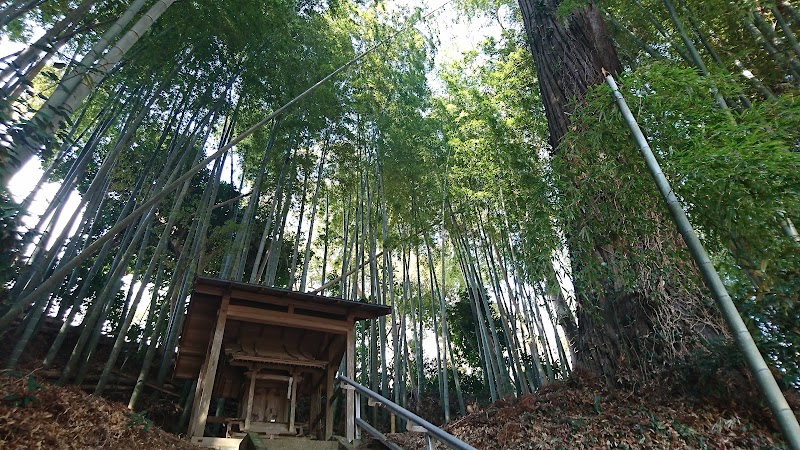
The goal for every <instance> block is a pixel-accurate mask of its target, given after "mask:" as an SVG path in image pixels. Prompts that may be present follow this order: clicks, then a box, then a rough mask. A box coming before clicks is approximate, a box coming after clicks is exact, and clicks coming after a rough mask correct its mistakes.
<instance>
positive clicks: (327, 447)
mask: <svg viewBox="0 0 800 450" xmlns="http://www.w3.org/2000/svg"><path fill="white" fill-rule="evenodd" d="M192 443H194V444H196V445H199V446H200V447H205V448H213V449H215V450H352V449H353V447H352V446H348V445H347V441H346V440H344V439H343V438H342V439H338V438H337V439H336V440H331V441H318V440H316V439H309V438H306V437H289V436H275V437H272V438H270V437H269V436H260V435H258V434H256V433H248V434H247V435H246V436H244V437H238V438H194V439H192Z"/></svg>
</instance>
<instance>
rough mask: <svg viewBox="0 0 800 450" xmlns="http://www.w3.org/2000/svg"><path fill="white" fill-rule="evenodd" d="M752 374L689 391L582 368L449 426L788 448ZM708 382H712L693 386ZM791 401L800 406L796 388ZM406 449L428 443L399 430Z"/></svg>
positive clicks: (470, 436) (499, 434)
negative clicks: (624, 383) (630, 387)
mask: <svg viewBox="0 0 800 450" xmlns="http://www.w3.org/2000/svg"><path fill="white" fill-rule="evenodd" d="M749 383H750V380H749V379H747V377H745V376H743V375H741V373H740V374H737V375H733V376H731V375H727V376H724V377H721V379H717V380H716V381H715V383H714V384H713V385H715V386H717V387H721V389H716V388H714V389H711V390H707V391H705V392H699V391H697V390H693V392H687V391H686V390H683V389H676V388H675V387H674V386H673V387H670V386H668V385H658V386H652V387H649V388H644V389H638V390H637V392H636V393H632V392H625V391H623V390H617V389H613V388H609V387H607V386H606V385H605V384H604V383H601V382H599V380H597V379H596V378H594V377H592V376H590V375H587V374H580V373H573V375H572V376H571V377H570V378H569V379H568V380H566V381H563V382H556V383H551V384H548V385H546V386H544V387H542V388H541V389H540V390H539V391H538V392H537V393H536V394H532V395H526V396H523V397H520V398H519V399H517V400H514V401H502V400H501V401H499V402H496V403H494V404H493V405H490V406H489V407H487V408H484V409H482V410H479V411H476V412H473V413H471V414H468V415H467V416H465V417H462V418H459V419H456V420H454V421H453V422H451V423H450V424H448V425H447V426H445V427H444V429H445V430H446V431H447V432H449V433H451V434H453V435H455V436H456V437H458V438H459V439H462V440H463V441H465V442H467V443H468V444H470V445H472V446H474V447H475V448H477V449H481V450H483V449H486V450H489V449H509V450H516V449H613V448H624V449H720V450H721V449H784V448H786V445H785V444H784V442H783V440H782V439H781V437H780V435H779V433H778V432H777V427H776V425H775V423H774V422H773V420H772V418H771V415H770V412H769V410H767V409H766V407H764V406H763V404H762V402H761V401H760V400H759V397H758V392H757V391H755V390H754V389H755V388H753V387H749V386H752V385H750V384H749ZM695 387H700V388H701V389H705V388H706V387H707V386H697V385H696V386H695ZM790 403H792V406H793V407H794V410H795V411H798V408H797V407H798V404H800V402H798V398H797V395H796V394H795V395H790ZM389 438H390V440H392V441H393V442H395V443H397V444H398V445H399V446H400V447H402V448H403V449H405V450H414V449H420V450H422V449H425V448H426V447H425V440H424V437H423V434H421V433H395V434H390V435H389Z"/></svg>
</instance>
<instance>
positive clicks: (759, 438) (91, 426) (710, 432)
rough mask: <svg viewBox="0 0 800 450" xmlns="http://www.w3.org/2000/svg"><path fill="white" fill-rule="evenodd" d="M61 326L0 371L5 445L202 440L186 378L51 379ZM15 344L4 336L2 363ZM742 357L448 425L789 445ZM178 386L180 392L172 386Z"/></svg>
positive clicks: (477, 432)
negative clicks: (185, 429) (183, 397)
mask: <svg viewBox="0 0 800 450" xmlns="http://www.w3.org/2000/svg"><path fill="white" fill-rule="evenodd" d="M51 338H52V336H51V335H49V334H48V333H42V334H41V335H40V336H37V338H36V339H35V340H34V341H33V342H32V343H31V345H30V346H29V350H28V351H26V353H25V354H24V355H23V358H22V359H21V360H20V364H18V365H17V376H3V375H2V374H0V449H3V450H7V449H8V450H13V449H28V448H48V449H89V448H91V449H121V450H127V449H131V450H140V449H147V450H157V449H187V450H188V449H196V448H198V447H195V446H192V445H190V444H189V443H188V442H187V441H185V440H182V439H180V438H179V437H178V435H176V434H172V433H168V432H166V431H164V430H162V429H161V428H159V427H158V425H162V426H163V427H164V428H165V429H172V428H174V427H175V424H176V423H178V422H179V417H180V415H181V409H180V406H179V405H178V404H177V403H178V397H179V395H178V394H177V392H178V391H179V389H178V387H177V386H169V385H167V386H165V388H167V387H169V388H170V389H161V390H160V391H154V390H153V389H147V391H149V394H147V393H146V394H147V395H145V396H144V397H143V398H142V401H141V402H140V409H139V412H138V413H134V412H131V411H130V410H128V409H127V407H126V404H127V401H128V398H129V396H130V385H131V383H132V381H131V379H130V378H131V377H130V374H134V375H135V374H136V373H138V367H137V366H136V363H135V361H133V360H131V361H129V363H128V364H129V366H126V367H120V368H118V370H117V371H115V373H116V379H115V381H114V382H113V383H112V384H111V385H109V389H108V390H107V393H106V398H102V397H95V396H91V395H89V394H88V393H87V390H88V391H89V392H90V391H91V390H92V389H93V388H94V385H93V383H87V384H86V385H85V386H83V387H84V389H80V388H79V387H76V386H68V387H62V386H56V385H53V384H49V383H47V382H46V381H47V380H54V379H56V378H58V374H59V373H60V370H59V368H60V367H63V365H64V363H65V362H66V356H67V355H63V356H62V357H61V358H58V359H57V361H56V363H55V364H54V366H53V367H52V368H51V369H50V370H44V369H41V368H40V366H41V360H42V357H43V355H42V354H41V353H42V352H43V350H46V349H47V348H48V346H49V345H48V343H49V342H50V339H51ZM74 338H75V337H74V336H70V337H69V338H68V341H70V342H71V341H72V340H73V339H74ZM65 346H66V347H67V348H69V345H68V344H65ZM11 348H13V345H11V343H10V342H8V341H7V340H5V339H0V363H2V360H3V359H4V357H3V355H8V354H10V351H11ZM106 350H107V349H99V350H98V356H97V361H100V362H98V363H95V364H93V365H92V367H91V370H89V375H88V376H87V379H92V380H96V378H95V377H96V376H97V373H99V371H100V370H102V363H101V362H102V361H103V360H104V359H105V358H104V355H105V352H106ZM131 351H133V350H131ZM733 359H735V358H732V357H730V355H728V356H726V355H725V354H724V353H723V354H722V356H721V357H719V358H718V359H717V360H716V361H711V360H708V359H707V358H706V359H703V360H702V361H701V363H702V364H689V365H687V367H689V369H686V368H684V369H682V371H681V370H678V371H676V372H671V374H670V375H669V376H665V377H664V378H663V379H659V380H657V382H653V383H651V384H650V385H648V386H637V388H636V389H635V390H634V389H627V390H626V389H621V388H612V387H609V386H608V385H607V384H605V383H602V382H600V380H598V379H597V378H595V377H593V376H591V375H589V374H586V373H581V372H579V371H576V372H573V374H572V375H571V376H570V378H569V379H567V380H565V381H559V382H554V383H550V384H547V385H545V386H544V387H542V388H541V389H540V390H539V391H538V392H537V393H536V394H533V395H526V396H522V397H520V398H518V399H516V400H513V401H499V402H496V403H494V404H492V405H489V406H486V407H484V408H483V409H480V410H478V411H476V412H473V413H471V414H468V415H467V416H466V417H462V418H457V419H455V420H453V421H452V422H451V423H450V424H448V425H447V426H445V427H444V429H445V430H446V431H448V432H449V433H451V434H453V435H455V436H456V437H458V438H460V439H462V440H464V441H465V442H467V443H469V444H470V445H472V446H474V447H476V448H477V449H480V450H495V449H509V450H517V449H606V448H627V449H740V448H742V449H784V448H786V446H785V444H784V443H783V440H782V439H781V437H780V434H779V433H778V431H777V427H776V425H775V423H774V421H773V419H772V416H771V414H770V412H769V410H768V409H767V408H766V407H765V406H764V404H763V402H762V401H761V400H760V395H759V393H758V391H757V389H756V388H755V384H754V383H753V380H751V379H750V378H749V377H748V376H747V375H746V371H744V370H742V367H741V365H740V364H736V363H733V362H732V360H733ZM703 364H705V367H702V365H703ZM20 374H21V375H20ZM170 390H171V391H175V393H172V394H171V395H166V394H169V392H168V391H170ZM787 399H788V400H789V403H790V405H791V406H792V407H793V409H794V410H795V411H800V397H798V395H797V393H796V392H795V391H790V392H787ZM429 409H430V411H428V410H429ZM439 411H440V409H439V408H438V406H437V405H436V402H435V401H432V402H431V404H430V405H427V407H423V410H421V411H419V413H420V414H422V415H423V416H424V417H426V418H428V420H431V421H435V420H436V418H435V416H437V415H438V414H441V413H440V412H439ZM426 412H427V414H426ZM437 413H438V414H437ZM339 425H341V424H339ZM389 436H390V439H392V440H393V441H394V442H396V443H397V444H398V445H399V446H400V447H402V448H403V449H405V450H414V449H424V448H426V447H425V442H424V437H423V435H422V434H420V433H395V434H391V435H389ZM368 448H380V447H376V446H374V445H373V446H369V447H368ZM439 448H443V447H442V446H439Z"/></svg>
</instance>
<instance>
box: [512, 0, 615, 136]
mask: <svg viewBox="0 0 800 450" xmlns="http://www.w3.org/2000/svg"><path fill="white" fill-rule="evenodd" d="M560 3H561V0H519V7H520V10H521V11H522V19H523V21H524V23H525V30H526V32H527V35H528V39H529V41H530V46H531V53H533V59H534V61H535V62H536V75H537V78H538V79H539V89H540V90H541V93H542V101H543V102H544V108H545V114H546V116H547V128H548V131H549V132H550V145H551V146H552V147H553V149H555V148H556V147H557V146H558V143H559V142H561V138H562V137H563V136H564V135H565V134H566V133H567V129H568V128H567V127H568V126H569V114H570V113H571V112H572V110H573V108H574V105H572V104H570V101H572V100H573V99H576V100H578V101H580V100H581V99H583V97H584V96H585V95H586V92H587V91H588V89H589V87H590V86H594V85H596V84H602V83H603V81H604V80H605V77H604V76H603V73H602V70H601V69H606V70H607V71H609V72H611V73H612V74H616V73H618V72H620V71H621V66H620V63H619V58H618V57H617V51H616V50H615V49H614V45H613V43H612V42H611V38H610V37H609V34H608V32H607V31H606V26H605V23H604V22H603V16H602V13H601V12H600V9H599V8H598V7H597V6H596V5H595V4H594V3H591V4H590V5H589V6H587V7H585V8H582V9H578V10H576V11H575V12H573V13H571V14H570V15H569V16H567V17H566V18H564V19H560V18H558V17H557V16H556V9H557V8H558V5H559V4H560Z"/></svg>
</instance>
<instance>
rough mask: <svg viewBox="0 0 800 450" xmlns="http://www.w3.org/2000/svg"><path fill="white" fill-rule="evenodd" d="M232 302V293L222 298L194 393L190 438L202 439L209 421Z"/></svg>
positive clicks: (227, 293)
mask: <svg viewBox="0 0 800 450" xmlns="http://www.w3.org/2000/svg"><path fill="white" fill-rule="evenodd" d="M230 301H231V294H230V292H226V293H225V294H224V295H223V296H222V302H221V303H220V305H219V311H217V323H216V325H215V326H214V335H213V337H212V338H211V343H210V345H209V346H208V353H207V354H206V359H205V361H203V368H202V369H201V370H200V378H199V379H198V380H197V388H196V389H195V392H194V409H193V410H192V419H191V420H190V421H189V430H188V433H187V434H188V436H189V437H190V438H191V437H202V436H203V434H204V432H205V428H206V419H208V408H209V406H211V392H212V391H213V390H214V379H215V378H216V377H217V364H218V363H219V353H220V350H221V349H222V337H223V335H224V334H225V321H226V320H227V319H228V305H229V303H230Z"/></svg>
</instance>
